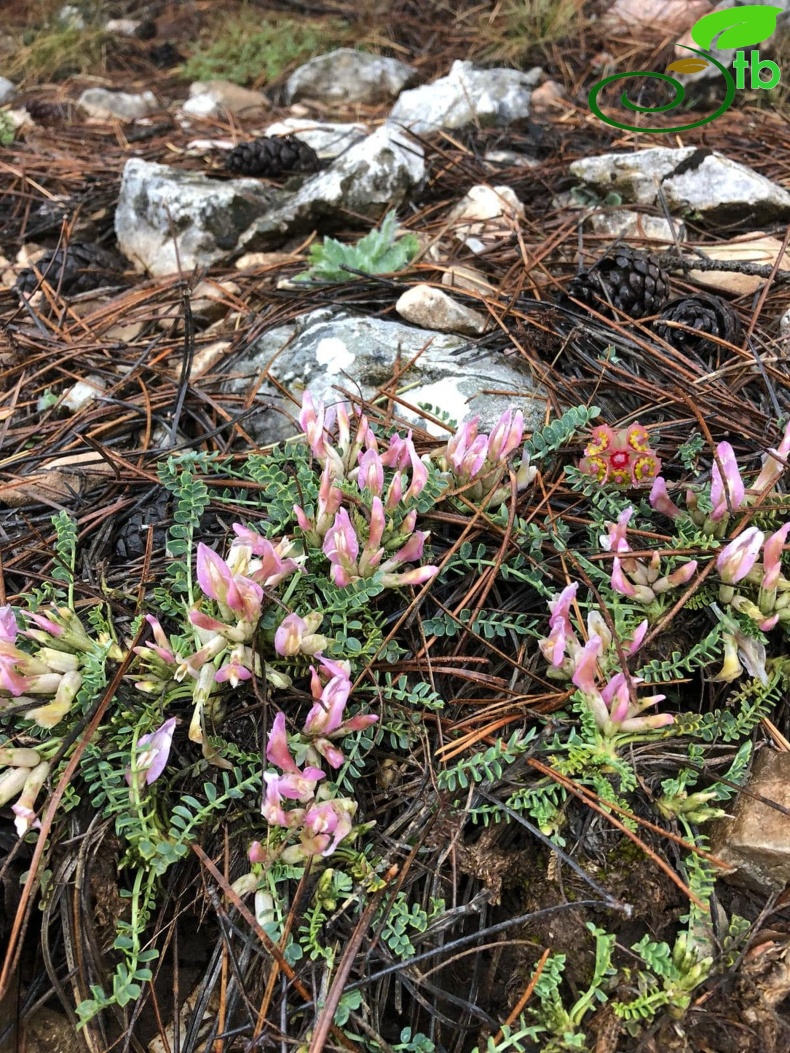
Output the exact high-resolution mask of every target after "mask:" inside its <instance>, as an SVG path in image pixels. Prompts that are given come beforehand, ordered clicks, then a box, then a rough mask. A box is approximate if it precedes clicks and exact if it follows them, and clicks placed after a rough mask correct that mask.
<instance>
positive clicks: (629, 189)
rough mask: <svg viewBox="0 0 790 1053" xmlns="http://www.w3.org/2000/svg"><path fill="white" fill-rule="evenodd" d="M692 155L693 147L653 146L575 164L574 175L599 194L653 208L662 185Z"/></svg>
mask: <svg viewBox="0 0 790 1053" xmlns="http://www.w3.org/2000/svg"><path fill="white" fill-rule="evenodd" d="M693 153H694V147H693V146H683V147H678V148H675V147H671V146H653V147H650V148H649V149H647V150H636V151H633V152H631V153H627V154H598V155H597V156H595V157H584V158H582V159H581V160H580V161H574V162H573V164H572V165H571V174H572V175H574V176H576V178H577V179H581V181H582V182H583V183H586V184H587V185H588V186H593V187H595V188H596V189H597V190H598V191H599V192H607V193H608V192H609V191H610V190H615V191H617V192H618V193H620V194H621V195H622V196H623V198H624V199H625V200H627V201H634V202H636V203H637V204H639V205H652V204H653V202H654V201H655V200H656V198H657V197H658V186H659V184H660V183H661V181H662V180H663V179H665V178H666V177H667V176H668V175H670V174H671V173H672V172H674V171H675V169H676V168H677V167H678V165H680V164H681V163H682V162H683V161H687V160H688V159H689V158H690V157H691V155H692V154H693Z"/></svg>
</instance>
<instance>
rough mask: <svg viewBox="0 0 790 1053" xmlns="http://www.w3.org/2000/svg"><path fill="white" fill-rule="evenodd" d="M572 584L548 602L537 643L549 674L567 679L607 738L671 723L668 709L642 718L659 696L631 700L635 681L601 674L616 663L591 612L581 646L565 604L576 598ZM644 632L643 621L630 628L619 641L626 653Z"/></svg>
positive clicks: (608, 638) (611, 646)
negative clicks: (543, 628)
mask: <svg viewBox="0 0 790 1053" xmlns="http://www.w3.org/2000/svg"><path fill="white" fill-rule="evenodd" d="M578 587H579V586H578V582H573V583H572V584H570V585H568V586H567V587H566V588H565V589H563V591H562V592H561V593H560V594H559V596H556V597H555V598H554V599H553V600H551V601H550V602H549V610H550V612H551V617H550V618H549V629H550V632H549V635H548V637H546V638H545V639H543V640H541V641H540V643H539V646H540V650H541V653H542V654H543V657H544V658H545V659H546V661H547V662H548V663H549V675H550V676H554V677H557V678H559V679H564V680H571V681H572V682H573V684H574V685H575V686H576V687H577V688H578V690H579V691H580V693H581V696H582V698H583V700H584V703H585V705H586V706H587V707H588V708H589V710H590V712H591V713H592V715H593V717H594V718H595V722H596V724H597V725H598V728H599V730H600V732H601V734H602V735H603V736H604V737H605V738H607V739H611V738H613V737H614V736H617V735H623V734H633V733H642V732H645V731H652V730H654V729H656V728H663V727H666V726H667V725H669V724H672V723H673V722H674V717H673V716H672V715H671V714H670V713H656V714H653V715H651V716H642V713H643V712H644V710H646V709H649V708H650V707H651V706H654V705H656V703H658V702H660V701H662V700H663V699H664V698H665V697H666V696H664V695H650V696H648V697H646V698H641V699H637V697H636V686H637V684H639V683H641V680H640V678H639V677H634V676H631V675H630V674H628V673H627V672H625V671H622V670H621V671H619V672H617V673H615V674H614V675H613V676H608V675H607V674H605V673H604V670H605V669H610V668H612V667H613V666H615V665H616V664H617V648H616V647H615V646H614V638H613V636H612V633H611V632H610V631H609V628H608V627H607V625H606V622H605V620H604V618H603V617H602V615H601V614H600V613H599V612H598V611H595V610H592V611H590V612H589V614H588V615H587V642H586V643H585V644H583V645H582V644H581V642H580V641H579V639H578V637H577V635H576V633H575V631H574V628H573V623H572V622H571V608H572V606H573V603H574V602H575V599H576V593H577V591H578ZM646 632H647V619H644V620H643V621H642V622H640V624H639V625H638V626H637V627H636V629H635V631H634V633H633V636H632V637H631V639H630V640H626V641H623V643H622V648H621V649H622V651H623V653H624V654H625V655H626V656H630V655H632V654H634V653H635V652H636V651H637V650H638V649H639V647H640V646H641V644H642V641H643V639H644V637H645V633H646Z"/></svg>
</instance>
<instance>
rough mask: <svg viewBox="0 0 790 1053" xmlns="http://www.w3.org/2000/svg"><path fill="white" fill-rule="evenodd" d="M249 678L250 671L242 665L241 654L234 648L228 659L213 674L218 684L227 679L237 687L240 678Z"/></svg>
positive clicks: (250, 675) (250, 676) (231, 684)
mask: <svg viewBox="0 0 790 1053" xmlns="http://www.w3.org/2000/svg"><path fill="white" fill-rule="evenodd" d="M251 678H252V673H251V672H250V670H249V669H248V668H247V666H246V665H244V659H243V656H242V655H241V654H240V653H239V652H238V650H237V649H236V648H234V649H233V651H232V653H231V655H230V657H229V658H228V660H227V661H226V662H224V663H223V664H222V665H221V666H220V668H219V669H218V670H217V671H216V673H215V674H214V680H215V681H216V682H217V683H218V684H223V683H225V681H227V682H229V683H230V686H231V687H234V688H235V687H238V686H239V684H240V683H241V681H242V680H250V679H251Z"/></svg>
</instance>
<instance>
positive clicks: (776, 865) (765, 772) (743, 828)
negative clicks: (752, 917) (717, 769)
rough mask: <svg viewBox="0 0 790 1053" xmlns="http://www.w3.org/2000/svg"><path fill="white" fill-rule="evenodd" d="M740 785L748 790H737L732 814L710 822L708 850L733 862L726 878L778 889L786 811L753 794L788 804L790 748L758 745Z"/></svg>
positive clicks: (788, 875)
mask: <svg viewBox="0 0 790 1053" xmlns="http://www.w3.org/2000/svg"><path fill="white" fill-rule="evenodd" d="M745 789H746V790H747V791H748V793H749V795H750V796H747V794H746V793H741V794H739V796H738V797H737V798H736V802H735V808H734V812H733V816H732V818H731V819H722V820H720V821H719V822H717V823H716V824H715V826H714V827H713V832H712V835H711V851H712V852H713V854H714V855H716V856H718V857H719V859H721V860H722V862H724V863H727V864H729V865H730V866H731V867H732V868H733V873H732V874H731V875H730V878H729V880H730V881H732V882H734V883H736V884H740V885H744V886H746V887H747V888H751V889H756V890H757V891H759V892H768V893H771V892H779V891H781V890H782V889H783V888H784V887H785V885H786V884H787V882H788V881H790V815H786V814H784V813H783V812H781V811H780V810H779V809H778V808H772V807H771V805H770V804H766V803H763V801H761V800H758V799H757V796H759V797H764V798H765V799H766V800H767V801H772V802H774V803H776V804H778V805H780V806H781V807H782V808H785V809H788V810H790V753H778V752H777V751H776V750H770V749H764V750H762V751H761V752H760V753H759V754H758V756H757V758H756V760H755V762H754V764H753V766H752V773H751V776H750V777H749V781H748V782H747V783H746V786H745ZM751 795H757V796H751Z"/></svg>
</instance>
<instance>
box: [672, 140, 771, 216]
mask: <svg viewBox="0 0 790 1053" xmlns="http://www.w3.org/2000/svg"><path fill="white" fill-rule="evenodd" d="M662 189H663V191H664V194H665V196H666V199H667V204H668V205H669V208H670V211H672V212H677V213H680V214H681V215H696V216H700V217H701V218H702V219H706V220H712V221H716V222H737V221H739V220H745V219H748V220H750V221H751V222H753V223H756V224H760V223H772V222H775V221H776V220H780V219H787V218H788V217H790V193H788V191H787V190H785V189H784V188H783V187H780V186H778V185H777V184H776V183H772V182H771V180H770V179H766V177H765V176H763V175H760V174H759V173H758V172H755V171H753V170H752V169H751V168H747V167H746V165H741V164H738V162H737V161H731V160H730V159H729V157H723V156H722V155H721V154H719V153H713V154H711V155H710V156H708V157H706V158H705V159H704V160H703V161H702V163H701V164H700V165H699V166H698V167H697V168H696V169H688V170H686V171H684V172H682V173H681V174H679V175H675V174H673V175H671V176H669V178H668V179H665V180H664V182H663V183H662Z"/></svg>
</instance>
